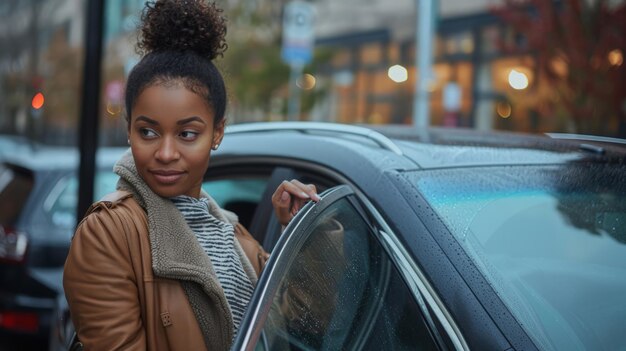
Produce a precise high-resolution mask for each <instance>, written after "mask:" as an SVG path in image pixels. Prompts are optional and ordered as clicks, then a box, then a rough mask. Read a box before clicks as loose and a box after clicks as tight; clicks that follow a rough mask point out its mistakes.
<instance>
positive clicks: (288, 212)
mask: <svg viewBox="0 0 626 351" xmlns="http://www.w3.org/2000/svg"><path fill="white" fill-rule="evenodd" d="M309 200H313V201H315V202H317V201H319V200H320V197H319V196H318V195H317V191H316V189H315V185H313V184H306V185H305V184H302V183H301V182H299V181H297V180H295V179H292V180H291V181H286V180H284V181H283V182H282V183H280V185H279V186H278V188H276V191H275V192H274V195H272V205H273V206H274V213H276V217H278V222H279V223H280V224H282V225H283V226H286V225H287V224H288V223H289V222H290V221H291V219H292V218H293V217H294V216H295V215H296V213H298V211H300V209H301V208H302V207H303V206H304V204H305V203H306V202H307V201H309Z"/></svg>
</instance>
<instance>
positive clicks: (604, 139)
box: [545, 133, 626, 145]
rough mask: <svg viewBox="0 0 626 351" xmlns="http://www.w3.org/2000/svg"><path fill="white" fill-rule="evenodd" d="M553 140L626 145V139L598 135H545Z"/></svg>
mask: <svg viewBox="0 0 626 351" xmlns="http://www.w3.org/2000/svg"><path fill="white" fill-rule="evenodd" d="M545 134H546V135H547V136H549V137H550V138H552V139H564V140H579V141H596V142H602V143H611V144H623V145H626V139H620V138H612V137H605V136H598V135H587V134H572V133H545Z"/></svg>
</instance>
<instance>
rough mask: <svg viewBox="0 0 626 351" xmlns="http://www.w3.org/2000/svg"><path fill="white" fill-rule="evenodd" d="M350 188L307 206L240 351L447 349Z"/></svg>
mask: <svg viewBox="0 0 626 351" xmlns="http://www.w3.org/2000/svg"><path fill="white" fill-rule="evenodd" d="M368 218H369V215H368V213H367V212H366V211H364V209H363V207H362V206H361V205H360V204H359V202H358V200H357V198H356V196H355V194H354V192H353V191H352V190H351V188H350V187H348V186H345V185H344V186H339V187H335V188H331V189H329V190H327V191H326V192H324V193H322V194H321V200H320V201H319V203H317V204H313V203H309V204H307V205H306V206H305V207H304V208H303V209H302V210H301V211H300V213H299V214H298V215H297V216H296V217H295V218H294V219H293V220H292V223H290V224H289V226H288V227H287V228H286V230H285V233H284V234H283V235H282V237H281V238H280V240H279V241H278V243H277V245H276V248H275V249H274V251H273V252H272V255H271V257H270V260H269V261H268V264H267V265H266V267H265V269H264V272H263V274H262V275H261V277H260V280H259V283H258V285H257V288H256V290H255V293H254V295H253V298H252V301H251V304H250V307H249V309H248V311H247V313H246V315H245V317H244V320H243V322H242V324H241V326H240V328H239V331H238V334H237V337H236V339H235V343H234V346H233V349H234V350H256V349H258V350H340V349H349V350H379V349H393V350H396V349H399V350H403V349H411V350H437V349H446V348H447V345H449V342H448V340H447V339H446V338H444V337H442V336H441V335H440V333H439V330H438V328H437V327H436V325H435V323H434V322H433V319H432V318H431V316H430V312H429V308H428V307H426V305H425V303H424V300H423V299H422V298H421V296H420V295H419V294H417V295H416V294H415V291H414V290H413V289H411V288H410V287H409V286H408V285H407V284H406V282H405V280H404V278H403V275H402V274H401V272H400V271H399V270H398V269H397V267H396V264H395V262H394V259H393V258H392V256H390V255H389V254H388V252H387V250H386V248H385V246H384V245H383V244H382V241H381V240H382V237H381V234H380V232H379V231H378V230H377V229H376V227H375V225H374V224H373V223H372V221H371V220H370V219H368Z"/></svg>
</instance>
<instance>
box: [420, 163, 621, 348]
mask: <svg viewBox="0 0 626 351" xmlns="http://www.w3.org/2000/svg"><path fill="white" fill-rule="evenodd" d="M624 174H626V166H624V165H623V164H620V165H606V164H602V165H600V164H590V163H587V164H583V163H582V162H579V163H570V164H567V165H560V166H554V165H552V166H509V167H489V168H464V169H454V170H450V169H448V170H434V171H417V172H412V173H409V174H408V177H409V179H410V180H411V181H412V183H413V184H415V185H416V186H417V188H418V189H419V191H420V192H421V193H422V194H423V195H424V197H425V198H426V200H427V201H428V202H429V203H430V204H431V206H432V207H433V208H434V209H435V211H436V212H437V213H438V215H439V217H440V218H441V220H442V221H443V222H444V223H445V225H446V226H447V228H448V229H449V231H450V232H451V233H452V234H453V235H454V236H455V237H456V239H457V240H458V242H459V243H460V245H461V246H462V247H463V248H464V249H465V251H466V252H467V254H468V255H469V256H470V258H471V259H472V260H473V261H474V262H475V264H476V266H477V267H478V268H479V269H480V270H481V271H482V272H483V274H484V276H485V277H486V279H487V280H488V281H489V283H490V284H491V285H492V287H493V289H494V290H495V291H496V293H497V294H498V295H499V296H500V297H501V299H502V300H503V302H504V303H505V304H506V305H507V306H508V308H509V309H510V310H511V313H512V314H513V315H514V316H515V317H516V318H517V320H518V321H519V322H520V324H521V325H522V327H523V328H524V329H525V330H526V331H527V333H528V334H529V335H530V337H531V338H532V339H533V340H534V342H535V343H536V345H537V346H538V347H539V348H540V349H543V350H583V349H601V350H617V349H620V350H623V349H624V348H625V347H626V339H624V325H626V299H624V293H625V292H626V278H625V277H626V177H624Z"/></svg>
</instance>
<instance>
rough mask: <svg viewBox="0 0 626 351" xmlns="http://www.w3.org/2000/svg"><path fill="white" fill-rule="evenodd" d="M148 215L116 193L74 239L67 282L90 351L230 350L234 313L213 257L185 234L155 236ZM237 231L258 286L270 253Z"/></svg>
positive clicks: (246, 265) (245, 261)
mask: <svg viewBox="0 0 626 351" xmlns="http://www.w3.org/2000/svg"><path fill="white" fill-rule="evenodd" d="M149 216H150V214H147V213H146V210H144V208H142V206H140V204H139V203H138V201H136V199H135V198H134V196H132V195H130V194H128V193H121V192H118V193H116V194H115V195H113V196H112V197H110V198H109V199H105V200H104V201H100V202H97V203H95V204H94V205H93V206H92V207H91V209H90V211H89V212H88V215H87V216H86V217H85V218H84V219H83V221H82V222H81V224H80V225H79V227H78V229H77V231H76V234H75V235H74V238H73V239H72V244H71V248H70V252H69V255H68V257H67V261H66V263H65V271H64V277H63V285H64V288H65V293H66V297H67V300H68V303H69V306H70V312H71V316H72V320H73V322H74V325H75V327H76V330H77V333H78V337H79V338H80V339H81V341H82V342H83V344H84V346H85V350H206V349H209V350H226V349H228V348H229V347H230V345H231V342H232V338H233V328H232V316H231V315H230V310H229V309H228V306H227V304H226V300H225V297H224V296H223V291H221V288H219V284H218V283H217V278H216V276H215V275H214V274H215V273H214V272H213V270H212V267H211V264H210V260H206V258H202V257H201V252H200V251H198V250H196V249H197V248H196V247H194V246H188V245H189V240H185V239H188V237H184V236H183V238H182V239H181V238H174V237H171V233H168V234H169V235H162V236H159V235H152V236H151V235H150V234H151V232H154V230H152V227H151V226H152V224H150V225H149V221H148V217H149ZM166 217H167V216H166ZM158 219H159V218H157V219H155V220H151V221H152V222H158ZM164 219H165V220H167V218H164ZM174 224H176V223H174ZM174 224H173V225H174ZM235 232H236V237H237V238H238V239H239V240H238V242H239V244H240V246H238V245H236V246H238V247H239V251H240V252H239V254H240V258H241V259H242V263H243V264H244V270H246V273H248V276H250V278H251V280H252V281H253V283H254V284H256V274H258V272H259V271H260V269H261V268H262V265H263V264H264V262H265V260H266V259H267V254H266V253H265V252H264V251H262V249H261V248H260V245H259V244H258V243H257V242H256V240H254V238H252V236H251V235H250V234H249V233H248V232H247V231H246V230H245V228H243V226H241V225H240V224H237V225H236V230H235ZM168 240H171V241H169V242H167V241H168ZM198 247H199V246H198ZM194 250H195V251H194ZM200 250H201V248H200ZM244 252H245V254H244ZM205 256H206V255H205ZM246 256H247V257H248V258H249V259H246V258H245V257H246ZM207 257H208V256H207ZM207 261H208V263H207ZM198 262H200V264H198ZM253 269H254V270H253ZM255 271H256V272H255ZM255 273H256V274H255Z"/></svg>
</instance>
